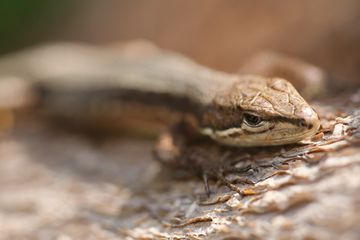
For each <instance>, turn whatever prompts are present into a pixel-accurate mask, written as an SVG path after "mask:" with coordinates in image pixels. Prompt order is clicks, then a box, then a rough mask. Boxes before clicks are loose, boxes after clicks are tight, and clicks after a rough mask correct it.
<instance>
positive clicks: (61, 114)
mask: <svg viewBox="0 0 360 240" xmlns="http://www.w3.org/2000/svg"><path fill="white" fill-rule="evenodd" d="M119 49H121V50H119V51H118V50H116V49H115V50H114V48H105V49H104V48H100V47H98V48H97V47H93V46H88V45H84V44H81V45H80V44H71V43H58V44H50V45H46V46H40V47H38V48H33V49H30V50H27V51H25V52H21V53H15V54H11V55H9V56H7V57H3V58H2V59H1V60H0V76H1V78H2V79H3V80H4V79H9V78H10V79H14V78H15V79H17V80H20V81H21V82H23V83H26V84H28V85H29V86H30V87H29V88H30V89H31V90H32V91H33V92H34V95H36V99H37V105H38V106H39V107H40V109H41V111H42V112H46V114H47V115H50V116H52V117H56V118H60V119H66V120H69V119H70V120H71V121H72V120H76V121H79V122H80V125H81V124H82V121H86V119H87V120H89V118H91V119H96V120H95V123H96V124H98V123H99V122H101V121H103V120H104V119H105V118H106V116H107V114H108V113H110V115H112V116H113V115H115V116H116V117H115V122H116V123H121V124H120V125H121V126H122V128H123V129H125V130H128V129H130V128H131V129H142V128H144V129H146V128H149V127H150V128H151V126H150V125H151V124H150V123H151V122H168V121H169V122H171V123H172V124H174V122H175V125H174V127H172V128H171V129H172V130H171V131H170V133H165V134H162V135H161V137H160V141H159V143H158V144H157V146H156V148H155V156H156V157H157V158H158V159H159V160H160V161H162V162H163V163H167V164H169V163H170V165H175V166H176V162H175V163H174V159H175V160H176V159H179V157H181V154H182V150H181V149H183V148H184V147H186V146H187V145H188V143H190V144H191V141H192V139H204V138H205V139H206V141H211V142H212V143H214V144H219V145H221V146H231V147H259V146H278V145H287V144H293V143H298V142H300V141H302V140H304V139H309V138H311V137H312V136H314V135H315V134H316V133H317V131H318V129H319V128H320V120H319V117H318V115H317V113H316V111H315V110H314V109H313V108H312V107H311V106H310V105H309V104H308V103H307V102H306V100H304V98H303V97H302V96H301V95H300V94H299V92H298V91H297V90H296V89H295V87H294V86H293V85H292V84H291V83H290V82H289V81H287V80H285V79H283V78H280V77H264V76H261V75H249V74H234V73H225V72H221V71H217V70H213V69H210V68H207V67H205V66H201V65H200V64H198V63H195V62H194V61H192V60H190V59H189V58H187V57H185V56H182V55H180V54H177V53H174V52H170V51H159V50H158V49H157V48H154V47H153V46H146V47H145V48H144V47H143V46H142V47H140V48H139V47H138V45H137V44H135V45H132V46H130V45H129V46H127V47H126V48H119ZM113 119H114V118H113ZM178 119H180V120H178ZM176 121H177V122H178V123H176ZM113 122H114V121H113ZM105 125H106V124H105Z"/></svg>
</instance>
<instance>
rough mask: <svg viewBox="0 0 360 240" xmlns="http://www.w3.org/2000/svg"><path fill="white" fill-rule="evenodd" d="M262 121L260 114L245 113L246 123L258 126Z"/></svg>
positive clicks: (250, 125)
mask: <svg viewBox="0 0 360 240" xmlns="http://www.w3.org/2000/svg"><path fill="white" fill-rule="evenodd" d="M262 122H263V120H262V119H261V118H260V117H259V116H256V115H253V114H249V113H244V123H245V124H246V125H248V126H249V127H258V126H260V125H261V123H262Z"/></svg>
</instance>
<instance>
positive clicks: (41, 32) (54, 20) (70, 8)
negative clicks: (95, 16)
mask: <svg viewBox="0 0 360 240" xmlns="http://www.w3.org/2000/svg"><path fill="white" fill-rule="evenodd" d="M82 4H83V3H82V1H71V0H61V1H48V0H30V1H29V0H28V1H27V0H0V54H1V53H6V52H9V51H12V50H14V49H17V48H21V47H25V46H29V45H32V44H35V43H37V42H39V41H46V40H47V39H49V36H51V35H52V34H53V33H54V32H56V31H57V28H58V27H60V26H61V25H62V24H66V21H67V20H69V18H70V17H71V16H72V14H75V13H76V11H77V10H78V8H79V7H80V6H81V5H82Z"/></svg>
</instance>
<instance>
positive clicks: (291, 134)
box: [202, 120, 320, 147]
mask: <svg viewBox="0 0 360 240" xmlns="http://www.w3.org/2000/svg"><path fill="white" fill-rule="evenodd" d="M319 128H320V121H318V120H317V121H312V122H309V123H307V124H300V125H294V124H292V123H289V122H283V123H278V124H276V127H274V128H273V129H271V130H268V131H264V132H260V133H251V134H249V133H248V132H246V131H244V129H242V128H232V129H227V130H226V132H227V134H224V131H216V130H215V131H213V130H211V129H203V131H202V133H203V134H205V135H207V136H209V137H210V138H212V139H213V140H215V141H216V142H219V143H221V144H224V145H228V146H239V147H257V146H277V145H285V144H293V143H296V142H299V141H302V140H305V139H308V138H310V137H312V136H314V135H315V134H316V132H317V131H318V129H319Z"/></svg>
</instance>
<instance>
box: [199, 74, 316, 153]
mask: <svg viewBox="0 0 360 240" xmlns="http://www.w3.org/2000/svg"><path fill="white" fill-rule="evenodd" d="M200 125H201V129H202V130H201V131H202V133H203V134H205V135H208V136H210V137H211V138H212V139H214V140H215V141H217V142H220V143H223V144H226V145H232V146H272V145H283V144H291V143H296V142H299V141H301V140H304V139H307V138H310V137H311V136H313V135H314V134H315V133H316V132H317V131H318V129H319V127H320V120H319V117H318V115H317V113H316V112H315V111H314V110H313V109H312V108H311V107H310V106H309V104H308V103H307V102H306V101H305V100H304V99H303V98H302V97H301V96H300V94H299V93H298V92H297V91H296V89H295V88H294V87H293V86H292V85H291V84H290V83H289V82H288V81H286V80H284V79H281V78H263V77H260V76H251V75H249V76H245V77H244V78H242V79H241V80H239V81H236V82H235V83H234V84H233V85H232V87H231V88H230V89H227V90H225V91H224V92H221V93H219V94H218V95H217V96H216V97H215V98H214V99H213V101H212V103H211V104H210V105H209V107H208V108H207V109H206V110H205V111H204V113H203V115H202V119H201V123H200Z"/></svg>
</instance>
